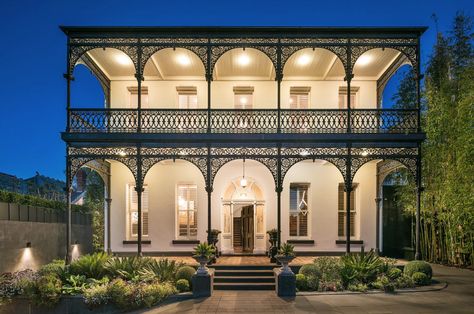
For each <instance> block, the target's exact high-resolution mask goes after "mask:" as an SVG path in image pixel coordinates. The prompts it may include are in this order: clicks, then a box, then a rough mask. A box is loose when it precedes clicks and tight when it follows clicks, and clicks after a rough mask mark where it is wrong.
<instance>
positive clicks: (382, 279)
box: [371, 275, 395, 293]
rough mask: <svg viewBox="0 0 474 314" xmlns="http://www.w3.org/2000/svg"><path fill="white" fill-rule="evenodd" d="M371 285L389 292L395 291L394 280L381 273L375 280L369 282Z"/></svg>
mask: <svg viewBox="0 0 474 314" xmlns="http://www.w3.org/2000/svg"><path fill="white" fill-rule="evenodd" d="M371 286H372V287H374V288H376V289H379V290H382V291H384V292H387V293H391V292H394V291H395V284H394V282H393V281H392V280H391V279H390V278H388V277H387V276H385V275H381V276H379V277H377V280H376V281H375V282H373V283H371Z"/></svg>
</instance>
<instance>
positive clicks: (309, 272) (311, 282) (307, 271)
mask: <svg viewBox="0 0 474 314" xmlns="http://www.w3.org/2000/svg"><path fill="white" fill-rule="evenodd" d="M299 273H300V274H302V275H304V276H305V277H306V283H307V286H308V289H309V290H318V287H319V280H320V279H321V272H320V271H319V268H318V267H317V266H316V265H314V264H306V265H303V266H301V268H300V271H299Z"/></svg>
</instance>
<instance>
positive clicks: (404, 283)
mask: <svg viewBox="0 0 474 314" xmlns="http://www.w3.org/2000/svg"><path fill="white" fill-rule="evenodd" d="M395 286H396V287H397V288H398V289H403V288H413V287H415V282H413V279H411V277H409V276H407V275H405V274H402V275H401V276H400V277H398V278H397V280H395Z"/></svg>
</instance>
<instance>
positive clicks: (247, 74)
mask: <svg viewBox="0 0 474 314" xmlns="http://www.w3.org/2000/svg"><path fill="white" fill-rule="evenodd" d="M213 78H214V80H213V82H212V89H211V93H212V100H213V104H215V108H220V109H265V108H266V109H269V108H272V109H273V108H276V104H277V90H276V84H275V67H274V66H273V63H272V61H271V60H270V58H269V57H268V56H267V55H266V54H265V53H263V52H262V51H260V50H257V49H254V48H235V49H231V50H229V51H227V52H225V53H224V54H223V55H222V56H220V57H219V59H218V60H217V62H216V64H215V66H214V69H213Z"/></svg>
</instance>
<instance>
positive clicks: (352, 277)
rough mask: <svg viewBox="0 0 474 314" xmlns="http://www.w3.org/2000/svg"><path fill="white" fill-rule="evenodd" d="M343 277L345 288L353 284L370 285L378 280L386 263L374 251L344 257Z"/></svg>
mask: <svg viewBox="0 0 474 314" xmlns="http://www.w3.org/2000/svg"><path fill="white" fill-rule="evenodd" d="M341 261H342V265H343V267H342V270H341V277H342V281H343V283H344V285H345V286H347V285H348V284H350V283H352V282H360V283H364V284H368V283H370V282H372V281H373V280H375V278H377V274H378V273H379V272H380V271H381V269H382V267H383V265H384V263H383V261H382V259H381V258H380V257H379V256H378V255H377V254H376V253H375V252H374V251H373V250H370V251H369V252H368V253H365V252H364V251H363V250H362V251H361V252H360V253H353V254H347V255H344V256H343V257H342V258H341Z"/></svg>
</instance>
